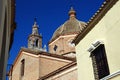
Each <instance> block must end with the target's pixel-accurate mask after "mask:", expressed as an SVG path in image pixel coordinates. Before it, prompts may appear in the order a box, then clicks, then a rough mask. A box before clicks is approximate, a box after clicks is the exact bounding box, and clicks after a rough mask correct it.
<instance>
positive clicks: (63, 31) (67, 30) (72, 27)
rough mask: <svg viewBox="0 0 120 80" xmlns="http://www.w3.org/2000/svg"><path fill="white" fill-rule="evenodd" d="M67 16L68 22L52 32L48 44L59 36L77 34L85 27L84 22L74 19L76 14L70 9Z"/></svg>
mask: <svg viewBox="0 0 120 80" xmlns="http://www.w3.org/2000/svg"><path fill="white" fill-rule="evenodd" d="M69 16H70V18H69V20H67V21H66V22H65V23H64V24H62V25H61V26H60V27H58V29H57V30H56V31H55V32H54V34H53V36H52V38H51V40H50V42H51V41H53V40H55V39H56V38H57V37H59V36H60V35H67V34H74V33H79V32H80V31H81V30H82V28H83V27H85V25H86V23H85V22H82V21H79V20H77V19H76V12H75V10H74V9H73V8H71V9H70V11H69Z"/></svg>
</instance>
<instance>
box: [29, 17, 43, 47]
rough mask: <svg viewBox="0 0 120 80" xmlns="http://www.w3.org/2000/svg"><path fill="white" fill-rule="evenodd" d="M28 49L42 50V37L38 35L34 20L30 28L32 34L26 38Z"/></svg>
mask: <svg viewBox="0 0 120 80" xmlns="http://www.w3.org/2000/svg"><path fill="white" fill-rule="evenodd" d="M28 48H33V49H42V36H41V35H39V32H38V25H37V21H36V18H34V24H33V26H32V34H30V35H29V37H28Z"/></svg>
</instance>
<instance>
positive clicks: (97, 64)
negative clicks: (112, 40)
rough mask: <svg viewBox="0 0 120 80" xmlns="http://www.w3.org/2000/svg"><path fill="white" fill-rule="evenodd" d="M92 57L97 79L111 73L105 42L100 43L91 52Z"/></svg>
mask: <svg viewBox="0 0 120 80" xmlns="http://www.w3.org/2000/svg"><path fill="white" fill-rule="evenodd" d="M91 58H92V64H93V70H94V76H95V80H99V79H101V78H103V77H105V76H107V75H109V74H110V73H109V67H108V62H107V57H106V52H105V47H104V45H103V44H100V45H99V46H98V47H97V48H96V49H95V50H93V51H92V52H91Z"/></svg>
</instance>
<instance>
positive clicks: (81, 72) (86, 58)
mask: <svg viewBox="0 0 120 80" xmlns="http://www.w3.org/2000/svg"><path fill="white" fill-rule="evenodd" d="M96 40H101V41H103V42H104V44H105V49H106V55H107V59H108V65H109V69H110V74H111V73H113V72H116V71H118V70H120V47H119V44H120V1H118V2H117V3H116V4H115V5H114V6H113V7H112V8H111V9H110V10H109V11H108V12H107V13H106V15H105V16H104V17H103V18H102V19H101V20H100V21H99V23H98V24H97V25H95V27H94V28H93V29H92V30H91V31H90V32H89V33H88V34H87V35H86V36H85V37H84V38H83V39H82V40H81V41H80V42H79V44H78V45H76V52H77V63H78V76H79V80H94V73H93V67H92V61H91V58H90V53H89V52H88V51H87V49H88V48H89V47H90V45H91V44H92V43H94V42H95V41H96ZM114 80H115V79H114ZM116 80H117V79H116Z"/></svg>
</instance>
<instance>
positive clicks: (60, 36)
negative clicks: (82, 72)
mask: <svg viewBox="0 0 120 80" xmlns="http://www.w3.org/2000/svg"><path fill="white" fill-rule="evenodd" d="M85 25H86V23H85V22H82V21H79V20H77V19H76V12H75V10H74V9H73V8H71V9H70V11H69V20H67V21H66V22H65V23H64V24H63V25H62V26H60V27H58V29H57V30H56V31H55V32H54V34H53V36H52V38H51V40H50V41H49V44H48V46H49V52H47V50H46V48H42V36H41V35H40V34H39V32H38V25H37V22H36V20H35V21H34V24H33V27H32V33H31V34H30V35H29V36H28V48H21V50H20V51H19V53H18V56H17V57H16V59H15V61H14V64H13V68H11V70H10V71H9V80H77V79H78V76H77V63H76V52H75V45H74V44H72V40H73V39H74V38H75V37H76V35H78V33H79V32H80V31H81V30H82V29H83V27H85Z"/></svg>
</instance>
